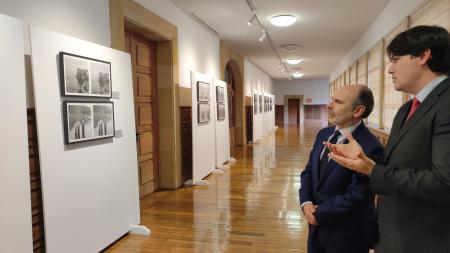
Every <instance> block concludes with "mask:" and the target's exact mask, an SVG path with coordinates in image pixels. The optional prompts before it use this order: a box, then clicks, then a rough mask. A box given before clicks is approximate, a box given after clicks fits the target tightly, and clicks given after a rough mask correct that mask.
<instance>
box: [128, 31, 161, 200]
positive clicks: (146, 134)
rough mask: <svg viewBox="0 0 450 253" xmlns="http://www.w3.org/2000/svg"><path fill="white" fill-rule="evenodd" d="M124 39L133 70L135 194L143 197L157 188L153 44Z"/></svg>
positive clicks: (155, 92)
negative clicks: (136, 151)
mask: <svg viewBox="0 0 450 253" xmlns="http://www.w3.org/2000/svg"><path fill="white" fill-rule="evenodd" d="M125 37H126V48H127V50H128V52H129V53H130V54H131V62H132V67H133V81H134V82H133V86H134V87H133V90H134V101H135V118H136V134H137V136H136V141H137V143H136V145H137V149H138V161H139V182H140V185H139V192H140V196H141V197H144V196H146V195H148V194H150V193H152V192H153V191H155V190H157V189H158V185H159V183H158V181H159V172H158V150H157V147H158V138H157V136H158V121H157V119H158V117H157V116H158V115H157V111H158V110H157V90H156V83H155V80H156V58H155V56H156V44H155V42H153V41H149V40H147V39H145V38H142V37H140V36H138V35H136V34H134V33H132V32H128V31H126V34H125Z"/></svg>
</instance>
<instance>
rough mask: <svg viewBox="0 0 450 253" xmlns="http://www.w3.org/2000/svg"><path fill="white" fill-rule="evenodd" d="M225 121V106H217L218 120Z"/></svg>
mask: <svg viewBox="0 0 450 253" xmlns="http://www.w3.org/2000/svg"><path fill="white" fill-rule="evenodd" d="M224 119H225V104H217V120H224Z"/></svg>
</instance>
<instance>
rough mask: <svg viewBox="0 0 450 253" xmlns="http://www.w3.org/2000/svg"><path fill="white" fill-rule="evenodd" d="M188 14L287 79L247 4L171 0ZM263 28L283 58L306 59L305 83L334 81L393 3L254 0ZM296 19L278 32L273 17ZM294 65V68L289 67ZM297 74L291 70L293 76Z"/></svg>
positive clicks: (274, 75)
mask: <svg viewBox="0 0 450 253" xmlns="http://www.w3.org/2000/svg"><path fill="white" fill-rule="evenodd" d="M171 1H172V2H173V3H174V4H176V5H177V6H178V7H179V8H181V9H182V10H184V11H185V12H186V13H188V14H191V13H193V14H194V15H195V16H197V17H198V18H200V19H201V20H202V21H203V22H204V23H206V24H207V25H208V26H209V27H210V28H212V29H213V30H215V31H216V32H217V33H218V34H219V37H220V38H221V39H222V40H224V41H225V42H226V43H227V44H229V45H230V46H231V47H232V48H233V49H235V50H236V51H238V52H239V53H240V54H242V55H243V56H244V57H247V58H249V59H250V60H251V61H252V62H253V63H255V64H256V65H257V66H259V67H260V68H261V69H263V70H264V71H265V72H266V73H267V74H268V75H270V76H271V77H272V78H273V79H283V78H284V74H283V73H282V72H281V70H280V69H279V68H278V67H277V66H278V65H279V63H280V62H279V60H278V57H277V55H276V54H275V53H274V52H273V50H272V49H271V47H270V44H269V43H268V41H267V39H265V40H264V41H263V42H259V41H258V38H259V37H260V36H261V29H260V26H259V25H258V23H257V22H256V20H255V22H253V25H252V26H248V25H247V22H248V21H249V19H250V17H251V10H250V7H249V6H248V4H247V1H246V0H171ZM251 2H252V3H253V5H254V6H255V8H256V12H257V14H258V17H260V19H261V22H262V24H263V26H264V27H265V28H266V30H267V32H268V34H269V35H270V37H271V38H272V40H273V43H274V45H275V47H276V49H277V51H278V53H279V54H280V56H281V58H282V59H287V58H302V59H304V61H303V62H302V63H300V64H298V65H296V66H293V67H295V68H299V67H300V68H302V69H303V70H302V72H304V74H305V76H304V78H307V79H315V78H323V77H326V76H328V75H329V74H330V73H331V71H332V70H333V69H334V68H335V67H336V66H337V64H338V63H339V62H340V60H341V59H342V58H343V57H344V56H345V55H346V54H347V53H348V51H349V50H350V49H351V48H352V47H353V45H354V44H355V43H356V42H357V41H358V39H359V38H360V37H361V36H362V35H363V33H364V32H365V30H367V28H368V27H369V26H370V24H371V23H372V22H373V21H374V20H375V18H376V17H377V16H378V15H379V14H380V13H381V11H382V10H383V9H384V7H385V6H386V4H387V3H388V2H389V0H278V1H276V0H251ZM280 14H290V15H294V16H296V17H297V22H296V23H294V24H293V25H292V26H289V27H275V26H273V25H272V24H271V23H270V18H271V17H272V16H275V15H280ZM283 44H298V45H299V46H300V48H299V49H298V50H297V51H296V52H291V53H288V52H285V51H283V50H281V49H280V46H281V45H283ZM288 66H289V65H288ZM293 71H294V70H292V69H291V70H290V72H291V73H292V72H293Z"/></svg>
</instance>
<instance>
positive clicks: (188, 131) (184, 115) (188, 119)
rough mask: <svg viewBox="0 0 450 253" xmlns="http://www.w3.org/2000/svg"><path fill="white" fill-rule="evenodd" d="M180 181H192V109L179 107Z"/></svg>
mask: <svg viewBox="0 0 450 253" xmlns="http://www.w3.org/2000/svg"><path fill="white" fill-rule="evenodd" d="M180 125H181V127H180V129H181V180H182V182H186V180H188V179H192V107H191V106H180Z"/></svg>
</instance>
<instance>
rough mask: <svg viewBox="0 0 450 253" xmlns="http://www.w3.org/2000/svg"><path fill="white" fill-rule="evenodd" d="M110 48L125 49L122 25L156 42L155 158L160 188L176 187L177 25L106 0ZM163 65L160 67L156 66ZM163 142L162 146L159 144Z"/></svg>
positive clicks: (178, 175) (178, 147)
mask: <svg viewBox="0 0 450 253" xmlns="http://www.w3.org/2000/svg"><path fill="white" fill-rule="evenodd" d="M109 11H110V26H111V47H112V48H114V49H117V50H121V51H125V27H126V28H127V29H129V30H131V31H133V32H135V33H136V34H138V35H140V36H142V37H145V38H148V39H150V40H154V41H156V51H157V52H158V53H157V55H156V65H157V67H156V69H157V80H156V83H157V89H158V123H159V125H158V127H159V129H158V130H159V131H158V139H159V140H164V141H159V146H158V147H157V148H158V154H159V157H158V160H159V186H160V189H176V188H178V187H180V186H181V185H182V184H183V182H182V180H181V140H180V107H179V99H178V97H179V73H178V71H179V70H178V28H177V27H176V26H175V25H173V24H171V23H170V22H168V21H166V20H164V19H163V18H161V17H159V16H158V15H156V14H155V13H153V12H151V11H150V10H148V9H146V8H144V7H143V6H141V5H139V4H137V3H136V2H134V1H128V0H109ZM158 66H163V67H158ZM162 143H164V145H162Z"/></svg>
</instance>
